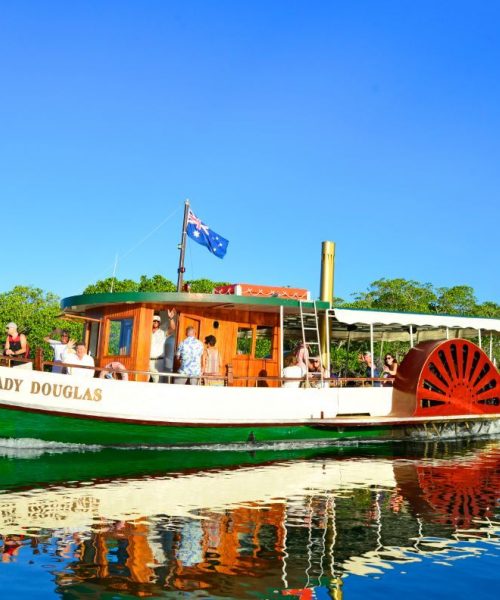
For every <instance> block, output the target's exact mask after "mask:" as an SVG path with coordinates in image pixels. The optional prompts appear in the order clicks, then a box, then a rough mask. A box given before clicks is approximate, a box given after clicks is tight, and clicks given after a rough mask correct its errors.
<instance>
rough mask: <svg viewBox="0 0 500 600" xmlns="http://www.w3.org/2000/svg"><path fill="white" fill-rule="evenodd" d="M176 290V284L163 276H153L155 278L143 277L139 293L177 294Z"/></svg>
mask: <svg viewBox="0 0 500 600" xmlns="http://www.w3.org/2000/svg"><path fill="white" fill-rule="evenodd" d="M176 290H177V287H176V286H175V284H174V283H173V282H172V281H170V279H166V278H165V277H163V275H153V277H147V276H146V275H141V280H140V281H139V292H175V291H176Z"/></svg>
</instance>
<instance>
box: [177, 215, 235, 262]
mask: <svg viewBox="0 0 500 600" xmlns="http://www.w3.org/2000/svg"><path fill="white" fill-rule="evenodd" d="M186 233H187V234H188V236H189V237H190V238H191V239H192V240H194V241H195V242H198V244H201V245H202V246H206V247H207V248H208V249H209V251H210V253H211V254H213V255H214V256H218V257H219V258H224V256H225V254H226V250H227V245H228V244H229V242H228V240H226V239H224V238H223V237H222V236H220V235H219V234H218V233H215V231H213V230H212V229H210V227H209V226H208V225H205V223H202V222H201V220H200V219H198V217H196V216H195V215H194V213H193V212H192V211H191V210H189V212H188V219H187V226H186Z"/></svg>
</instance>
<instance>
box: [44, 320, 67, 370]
mask: <svg viewBox="0 0 500 600" xmlns="http://www.w3.org/2000/svg"><path fill="white" fill-rule="evenodd" d="M55 335H59V338H60V339H59V340H56V339H54V336H55ZM43 339H44V340H45V341H46V342H47V344H48V345H49V346H50V347H51V348H52V350H53V351H54V362H55V363H62V362H64V361H63V354H64V353H65V352H66V350H67V348H68V342H69V333H68V332H67V331H66V329H54V330H53V331H51V332H50V334H49V335H48V336H47V337H44V338H43ZM65 372H66V371H65V369H64V367H62V366H61V365H52V373H65Z"/></svg>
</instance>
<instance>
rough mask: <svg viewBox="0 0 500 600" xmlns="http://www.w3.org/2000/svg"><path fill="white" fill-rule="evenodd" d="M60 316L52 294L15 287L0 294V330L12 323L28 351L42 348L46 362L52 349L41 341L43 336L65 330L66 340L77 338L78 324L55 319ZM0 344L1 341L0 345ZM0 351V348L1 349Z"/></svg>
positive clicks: (80, 334) (56, 301)
mask: <svg viewBox="0 0 500 600" xmlns="http://www.w3.org/2000/svg"><path fill="white" fill-rule="evenodd" d="M59 314H61V309H60V308H59V298H58V297H57V296H55V295H54V294H52V293H50V292H47V293H45V292H44V291H43V290H41V289H39V288H34V287H30V286H16V287H14V288H13V289H12V290H11V291H10V292H5V293H2V294H0V323H1V324H2V327H5V325H6V324H7V323H8V322H9V321H14V322H15V323H16V324H17V326H18V329H19V332H20V333H24V334H25V335H26V337H27V338H28V344H29V345H30V348H32V351H31V355H33V352H34V348H38V347H42V348H43V349H44V356H45V358H46V359H47V360H50V359H51V358H52V350H51V348H50V346H49V345H48V344H46V343H45V342H44V339H43V338H44V337H46V336H47V335H49V334H50V333H51V332H52V331H53V330H54V329H55V328H61V329H67V330H68V331H69V333H70V337H72V338H73V339H81V337H82V325H81V324H80V323H74V322H69V321H65V320H62V319H58V318H57V316H58V315H59ZM3 343H4V341H2V346H3ZM2 350H3V349H2Z"/></svg>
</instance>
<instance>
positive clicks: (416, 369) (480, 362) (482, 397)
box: [394, 339, 500, 416]
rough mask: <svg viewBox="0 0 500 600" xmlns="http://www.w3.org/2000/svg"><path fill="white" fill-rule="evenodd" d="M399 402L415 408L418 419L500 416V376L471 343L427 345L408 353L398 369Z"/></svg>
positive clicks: (420, 345) (431, 342)
mask: <svg viewBox="0 0 500 600" xmlns="http://www.w3.org/2000/svg"><path fill="white" fill-rule="evenodd" d="M398 398H399V399H400V402H401V401H402V402H404V403H405V404H406V406H407V407H409V406H411V407H412V408H414V412H413V415H414V416H448V415H470V414H494V413H499V412H500V374H499V373H498V371H497V369H496V367H495V366H494V365H493V363H492V362H491V361H490V360H489V358H488V357H487V355H486V354H485V353H484V352H483V351H482V350H481V349H480V348H479V347H478V346H476V345H475V344H472V343H471V342H468V341H467V340H462V339H454V340H444V341H430V342H423V343H421V344H419V345H418V346H416V347H415V348H412V349H411V350H410V351H409V352H408V354H407V355H406V356H405V358H404V360H403V362H402V363H401V366H400V367H399V369H398V373H397V375H396V380H395V382H394V399H395V400H397V399H398ZM411 398H413V400H412V401H411V400H410V399H411ZM413 403H414V404H413Z"/></svg>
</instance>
